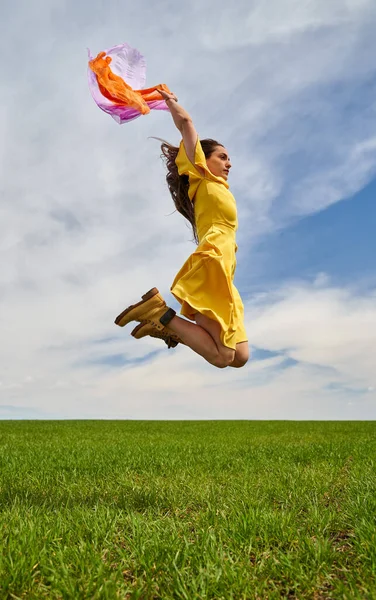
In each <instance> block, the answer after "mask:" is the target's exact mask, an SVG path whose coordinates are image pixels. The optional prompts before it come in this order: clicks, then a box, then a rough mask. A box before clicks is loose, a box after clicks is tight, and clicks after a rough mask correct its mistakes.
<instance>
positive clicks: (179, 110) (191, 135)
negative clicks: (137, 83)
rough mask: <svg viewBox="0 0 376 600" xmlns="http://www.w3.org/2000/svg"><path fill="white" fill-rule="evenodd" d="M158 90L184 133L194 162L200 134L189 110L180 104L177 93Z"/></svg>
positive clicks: (187, 151) (186, 149)
mask: <svg viewBox="0 0 376 600" xmlns="http://www.w3.org/2000/svg"><path fill="white" fill-rule="evenodd" d="M158 91H159V93H160V94H161V95H162V96H163V98H164V100H165V101H166V104H167V106H168V108H169V109H170V112H171V116H172V118H173V120H174V123H175V125H176V127H177V129H178V130H179V131H180V133H181V135H182V138H183V142H184V147H185V151H186V154H187V156H188V158H189V160H190V161H191V162H192V163H194V161H195V149H196V144H197V137H198V136H197V131H196V129H195V126H194V125H193V122H192V119H191V117H190V115H189V114H188V113H187V111H186V110H184V108H183V107H182V106H180V104H178V99H177V97H176V96H175V94H168V93H167V92H165V91H164V90H160V89H159V90H158Z"/></svg>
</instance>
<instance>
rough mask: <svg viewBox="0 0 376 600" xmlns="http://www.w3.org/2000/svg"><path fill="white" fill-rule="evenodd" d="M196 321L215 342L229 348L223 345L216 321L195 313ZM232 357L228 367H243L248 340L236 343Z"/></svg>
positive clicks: (245, 360)
mask: <svg viewBox="0 0 376 600" xmlns="http://www.w3.org/2000/svg"><path fill="white" fill-rule="evenodd" d="M195 318H196V323H198V324H199V325H200V326H201V327H203V328H204V329H205V330H206V331H207V332H208V333H210V335H211V336H212V337H213V338H214V340H215V341H216V343H217V344H219V345H220V346H221V347H222V348H226V350H230V348H227V347H226V346H223V344H222V342H221V338H220V334H221V327H220V325H219V323H217V321H213V319H209V318H208V317H205V316H204V315H201V314H200V313H196V316H195ZM232 352H233V354H232V356H233V359H232V361H231V362H230V363H229V364H228V366H229V367H235V368H237V369H239V368H240V367H244V365H245V364H246V363H247V362H248V359H249V345H248V342H240V343H239V344H236V349H235V351H234V350H232Z"/></svg>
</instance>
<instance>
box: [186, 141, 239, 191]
mask: <svg viewBox="0 0 376 600" xmlns="http://www.w3.org/2000/svg"><path fill="white" fill-rule="evenodd" d="M175 163H176V166H177V167H178V172H179V175H188V177H189V191H188V195H189V198H190V199H191V200H193V198H194V197H195V194H196V192H197V188H198V186H199V185H200V183H201V182H202V181H203V180H209V181H214V182H216V183H220V184H225V186H226V187H228V184H227V182H226V181H225V180H224V179H223V178H222V177H216V176H215V175H213V173H211V171H210V170H209V169H208V165H207V164H206V158H205V154H204V151H203V149H202V146H201V142H200V140H199V139H197V143H196V148H195V158H194V163H192V162H191V161H190V160H189V158H188V156H187V153H186V151H185V146H184V142H183V140H182V141H181V142H180V146H179V152H178V155H177V157H176V159H175Z"/></svg>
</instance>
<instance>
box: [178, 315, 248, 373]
mask: <svg viewBox="0 0 376 600" xmlns="http://www.w3.org/2000/svg"><path fill="white" fill-rule="evenodd" d="M195 318H196V324H195V323H192V322H191V321H186V320H185V319H182V318H180V317H174V318H173V319H172V320H171V321H170V323H169V324H168V326H167V329H169V330H170V331H172V332H173V333H176V334H177V335H178V336H179V337H180V339H181V340H182V341H183V342H184V344H186V345H187V346H189V347H190V348H191V349H192V350H193V351H194V352H196V353H197V354H199V355H200V356H202V357H203V358H205V360H207V361H208V362H209V363H210V364H211V365H214V366H216V367H219V368H224V367H228V366H236V367H240V366H243V365H244V364H245V362H246V360H244V351H243V352H242V356H238V359H237V360H236V354H237V350H236V351H235V350H232V348H228V347H227V346H224V345H223V344H222V342H221V340H220V333H221V327H220V325H219V323H217V322H216V321H213V320H212V319H209V318H208V317H205V316H204V315H201V314H200V313H197V314H196V317H195ZM244 344H247V342H244ZM239 345H240V344H239ZM234 361H235V362H234ZM240 363H241V364H240Z"/></svg>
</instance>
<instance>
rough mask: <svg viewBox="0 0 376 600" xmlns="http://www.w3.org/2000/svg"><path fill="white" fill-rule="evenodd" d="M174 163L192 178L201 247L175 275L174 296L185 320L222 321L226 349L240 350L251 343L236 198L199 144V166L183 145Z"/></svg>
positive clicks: (196, 151)
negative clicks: (238, 280)
mask: <svg viewBox="0 0 376 600" xmlns="http://www.w3.org/2000/svg"><path fill="white" fill-rule="evenodd" d="M175 162H176V165H177V167H178V171H179V174H180V175H188V176H189V192H188V194H189V197H190V199H191V201H192V202H194V210H195V220H196V226H197V233H198V238H199V245H198V246H197V249H196V251H195V252H194V253H193V254H191V256H190V257H189V258H188V260H187V261H186V262H185V263H184V265H183V266H182V268H181V269H180V271H179V273H178V274H177V275H176V277H175V280H174V282H173V284H172V286H171V292H172V294H173V295H174V297H175V298H176V299H177V300H178V302H180V304H181V305H182V306H181V314H182V315H184V316H185V317H187V318H188V319H191V320H192V321H193V320H194V315H195V313H197V312H199V313H201V314H202V315H205V316H207V317H209V318H210V319H213V320H214V321H217V322H218V323H219V324H220V326H221V330H222V331H221V341H222V343H223V344H224V346H227V347H228V348H232V349H235V347H236V344H237V343H239V342H245V341H247V334H246V332H245V328H244V322H243V321H244V307H243V303H242V300H241V298H240V295H239V292H238V290H237V289H236V287H235V286H234V283H233V279H234V274H235V268H236V257H235V253H236V251H237V245H236V241H235V233H236V230H237V228H238V220H237V211H236V203H235V198H234V196H233V195H232V194H231V192H230V191H229V186H228V183H227V181H225V179H223V178H222V177H216V176H215V175H213V173H211V171H210V170H209V168H208V166H207V164H206V159H205V154H204V152H203V150H202V147H201V143H200V141H199V140H198V141H197V145H196V149H195V160H194V164H193V163H191V161H190V160H189V158H188V157H187V154H186V151H185V148H184V144H183V142H181V144H180V148H179V153H178V155H177V157H176V161H175ZM197 167H201V168H202V169H203V170H204V173H205V174H201V172H200V170H199V169H198V168H197Z"/></svg>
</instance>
